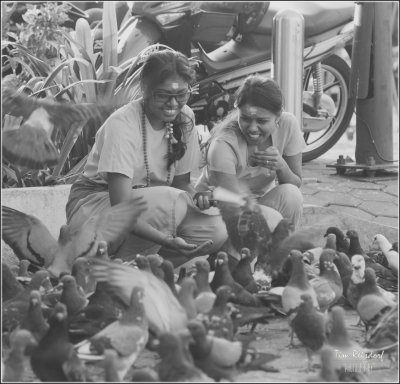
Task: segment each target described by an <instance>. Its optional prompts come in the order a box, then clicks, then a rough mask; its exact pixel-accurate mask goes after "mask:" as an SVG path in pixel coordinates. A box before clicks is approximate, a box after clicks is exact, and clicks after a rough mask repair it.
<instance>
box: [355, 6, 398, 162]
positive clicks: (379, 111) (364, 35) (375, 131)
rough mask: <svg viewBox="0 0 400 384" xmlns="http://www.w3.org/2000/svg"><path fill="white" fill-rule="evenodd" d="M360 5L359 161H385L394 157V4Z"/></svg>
mask: <svg viewBox="0 0 400 384" xmlns="http://www.w3.org/2000/svg"><path fill="white" fill-rule="evenodd" d="M360 5H361V12H360V15H359V17H360V20H359V26H358V27H357V29H356V35H355V40H354V43H355V47H354V50H353V63H352V68H353V71H354V72H353V77H352V80H353V84H354V82H356V84H357V88H356V89H357V101H356V113H357V117H356V137H357V139H356V153H355V157H356V162H357V163H359V164H370V165H371V161H372V162H373V163H375V164H385V163H390V162H391V161H392V160H393V88H392V87H393V78H392V77H393V74H392V30H391V25H392V24H391V19H392V4H391V3H390V2H387V3H386V2H371V3H369V2H362V3H360ZM356 22H357V20H356ZM353 64H354V67H353Z"/></svg>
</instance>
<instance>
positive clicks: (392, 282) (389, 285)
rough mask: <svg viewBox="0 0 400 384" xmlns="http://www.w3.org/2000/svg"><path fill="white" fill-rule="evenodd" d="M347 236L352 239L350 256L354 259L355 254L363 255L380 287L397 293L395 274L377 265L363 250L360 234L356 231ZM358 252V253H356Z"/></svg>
mask: <svg viewBox="0 0 400 384" xmlns="http://www.w3.org/2000/svg"><path fill="white" fill-rule="evenodd" d="M346 235H347V236H348V237H349V239H350V250H349V256H350V257H352V256H353V255H354V254H357V255H362V256H363V257H364V259H365V264H366V266H367V267H369V268H372V269H374V271H375V273H376V277H377V283H378V285H379V286H380V287H382V288H383V289H385V290H387V291H393V292H397V290H398V278H397V275H396V274H395V273H393V271H392V270H391V269H389V268H386V267H384V266H383V265H381V264H379V263H375V262H374V261H373V260H372V259H371V258H370V257H369V256H368V255H367V254H366V252H365V251H364V250H363V249H362V248H361V245H360V240H359V238H358V233H357V232H356V231H354V230H349V231H347V232H346ZM356 251H357V252H356Z"/></svg>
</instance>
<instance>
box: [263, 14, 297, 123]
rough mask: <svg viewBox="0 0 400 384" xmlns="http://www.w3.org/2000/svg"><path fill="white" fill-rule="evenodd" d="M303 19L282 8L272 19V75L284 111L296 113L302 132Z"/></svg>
mask: <svg viewBox="0 0 400 384" xmlns="http://www.w3.org/2000/svg"><path fill="white" fill-rule="evenodd" d="M303 50H304V18H303V15H302V14H301V13H300V12H298V11H296V10H294V9H283V10H281V11H279V12H278V13H277V14H276V16H275V17H274V19H273V28H272V66H271V76H272V79H274V80H275V81H276V82H277V83H278V84H279V86H280V88H281V91H282V94H283V97H284V106H285V111H287V112H291V113H293V114H294V115H295V116H296V118H297V121H298V122H299V127H300V129H301V130H303V102H302V100H303V53H304V52H303Z"/></svg>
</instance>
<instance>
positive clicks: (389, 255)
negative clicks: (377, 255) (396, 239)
mask: <svg viewBox="0 0 400 384" xmlns="http://www.w3.org/2000/svg"><path fill="white" fill-rule="evenodd" d="M378 247H379V249H380V250H381V251H382V252H383V254H384V255H385V257H386V259H387V261H388V264H389V268H390V269H391V270H393V272H395V273H396V274H397V275H398V273H399V253H398V252H396V251H395V250H394V249H393V247H392V243H391V242H390V241H389V240H388V239H387V238H386V237H385V236H384V235H381V234H377V235H375V236H374V238H373V242H372V248H373V249H376V248H378Z"/></svg>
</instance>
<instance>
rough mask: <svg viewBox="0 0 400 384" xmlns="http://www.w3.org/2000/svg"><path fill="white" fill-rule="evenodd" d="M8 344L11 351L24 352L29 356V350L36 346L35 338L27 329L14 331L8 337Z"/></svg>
mask: <svg viewBox="0 0 400 384" xmlns="http://www.w3.org/2000/svg"><path fill="white" fill-rule="evenodd" d="M10 343H11V345H12V349H14V350H15V349H16V350H21V351H25V353H27V354H29V351H30V350H31V348H33V347H36V346H37V341H36V339H35V337H34V336H33V334H32V333H31V332H30V331H28V330H27V329H18V330H16V331H15V332H14V333H13V334H12V336H11V335H10Z"/></svg>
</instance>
